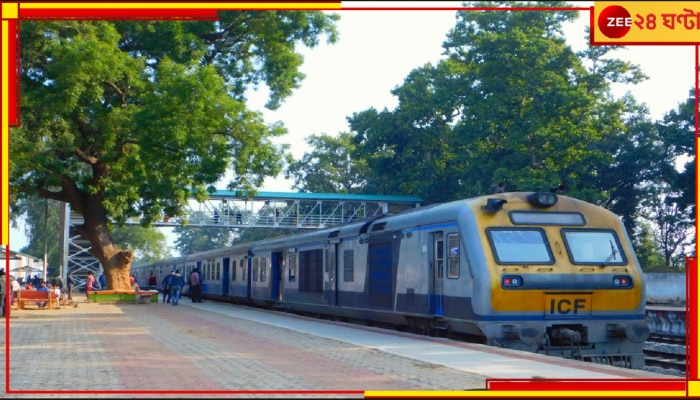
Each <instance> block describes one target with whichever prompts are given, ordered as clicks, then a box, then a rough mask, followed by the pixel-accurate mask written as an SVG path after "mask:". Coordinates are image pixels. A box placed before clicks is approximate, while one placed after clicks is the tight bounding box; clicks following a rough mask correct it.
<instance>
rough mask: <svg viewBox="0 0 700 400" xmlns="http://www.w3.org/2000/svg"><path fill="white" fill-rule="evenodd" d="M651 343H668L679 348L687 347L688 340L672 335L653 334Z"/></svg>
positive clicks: (650, 339)
mask: <svg viewBox="0 0 700 400" xmlns="http://www.w3.org/2000/svg"><path fill="white" fill-rule="evenodd" d="M648 340H649V341H650V342H654V343H666V344H675V345H678V346H685V345H686V344H687V341H688V338H686V337H685V336H680V335H670V334H665V333H652V334H651V335H649V339H648Z"/></svg>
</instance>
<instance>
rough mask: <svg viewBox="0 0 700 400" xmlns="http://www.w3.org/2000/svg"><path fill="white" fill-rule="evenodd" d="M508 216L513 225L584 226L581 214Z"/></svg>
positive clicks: (540, 212)
mask: <svg viewBox="0 0 700 400" xmlns="http://www.w3.org/2000/svg"><path fill="white" fill-rule="evenodd" d="M509 216H510V220H511V222H513V224H514V225H576V226H583V225H586V220H585V218H583V214H581V213H573V212H544V211H511V212H510V213H509Z"/></svg>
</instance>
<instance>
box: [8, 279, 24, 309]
mask: <svg viewBox="0 0 700 400" xmlns="http://www.w3.org/2000/svg"><path fill="white" fill-rule="evenodd" d="M20 290H22V286H21V285H20V284H19V281H18V280H17V278H15V277H14V275H10V306H12V305H13V304H15V300H17V297H18V296H19V291H20Z"/></svg>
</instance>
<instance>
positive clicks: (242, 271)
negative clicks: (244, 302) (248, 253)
mask: <svg viewBox="0 0 700 400" xmlns="http://www.w3.org/2000/svg"><path fill="white" fill-rule="evenodd" d="M239 265H240V266H241V280H242V281H243V282H245V280H246V278H245V273H246V264H245V260H241V263H240V264H239Z"/></svg>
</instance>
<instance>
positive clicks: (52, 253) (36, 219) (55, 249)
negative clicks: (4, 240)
mask: <svg viewBox="0 0 700 400" xmlns="http://www.w3.org/2000/svg"><path fill="white" fill-rule="evenodd" d="M60 207H61V204H60V203H59V202H56V201H49V200H46V199H38V198H31V199H25V200H23V201H21V202H19V203H18V204H17V208H18V209H19V210H22V215H24V221H23V224H24V227H23V228H24V234H25V235H26V236H27V237H28V238H29V243H27V245H26V246H24V247H22V248H21V249H16V248H14V247H13V248H12V250H15V251H19V252H21V253H25V254H29V255H31V256H34V257H37V258H39V259H40V260H43V259H44V249H46V262H47V264H48V266H49V267H52V268H53V267H56V268H57V267H59V266H60V265H61V264H62V263H63V261H62V260H61V246H62V243H61V225H62V224H61V210H60ZM13 226H14V227H15V228H17V227H18V221H13ZM11 242H12V241H11ZM10 244H12V243H10ZM44 246H46V247H45V248H44Z"/></svg>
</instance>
